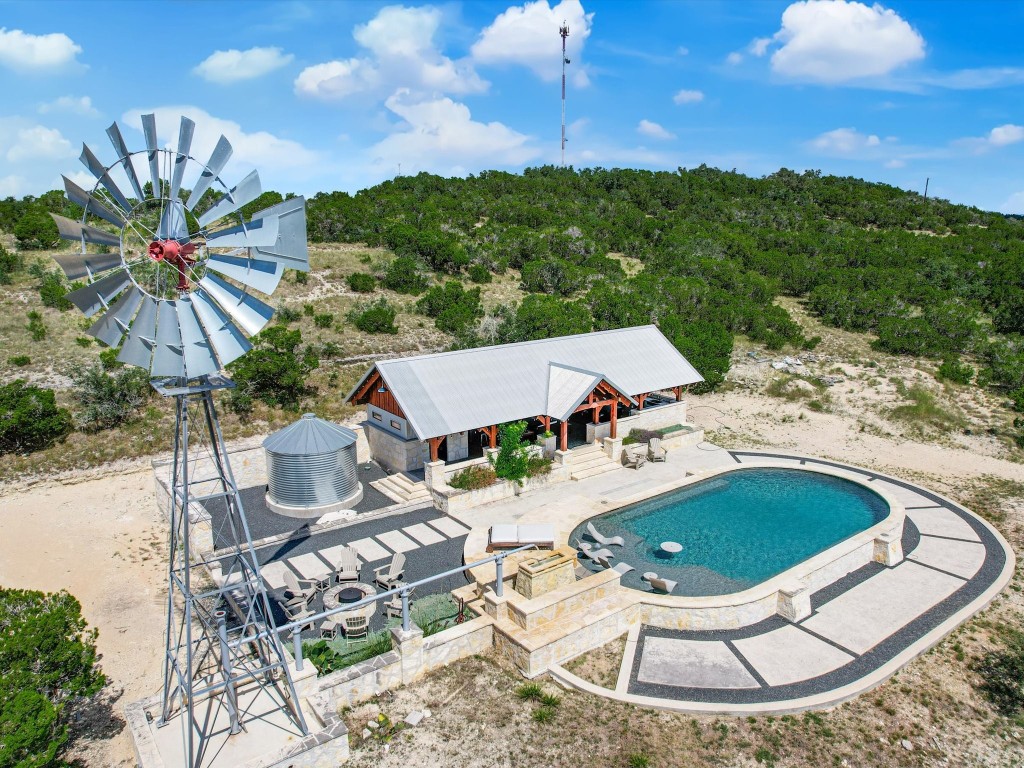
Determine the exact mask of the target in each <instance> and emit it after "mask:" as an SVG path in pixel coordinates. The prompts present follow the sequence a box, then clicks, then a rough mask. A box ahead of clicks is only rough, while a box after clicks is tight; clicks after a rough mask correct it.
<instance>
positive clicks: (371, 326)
mask: <svg viewBox="0 0 1024 768" xmlns="http://www.w3.org/2000/svg"><path fill="white" fill-rule="evenodd" d="M397 315H398V310H396V309H395V308H394V307H393V306H392V305H391V303H390V302H389V301H388V300H387V299H385V298H384V297H383V296H381V297H380V298H379V299H377V301H374V302H372V303H370V304H367V305H364V306H362V307H356V308H355V309H353V310H352V311H351V312H349V315H348V319H349V321H350V322H351V323H352V324H353V325H355V327H356V328H358V329H359V330H360V331H363V332H364V333H391V334H394V333H398V326H396V325H395V317H396V316H397Z"/></svg>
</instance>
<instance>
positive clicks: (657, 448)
mask: <svg viewBox="0 0 1024 768" xmlns="http://www.w3.org/2000/svg"><path fill="white" fill-rule="evenodd" d="M647 458H648V460H650V461H665V460H666V459H667V458H668V451H667V450H665V449H664V448H662V447H661V438H660V437H652V438H651V441H650V442H649V443H648V444H647Z"/></svg>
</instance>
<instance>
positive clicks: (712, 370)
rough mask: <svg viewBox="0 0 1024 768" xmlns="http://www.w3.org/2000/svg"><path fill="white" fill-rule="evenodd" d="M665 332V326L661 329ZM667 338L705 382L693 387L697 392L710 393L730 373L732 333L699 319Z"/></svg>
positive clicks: (679, 328) (680, 327)
mask: <svg viewBox="0 0 1024 768" xmlns="http://www.w3.org/2000/svg"><path fill="white" fill-rule="evenodd" d="M662 330H665V326H664V325H663V326H662ZM670 338H671V339H672V340H673V343H674V344H675V347H676V349H678V350H679V352H680V354H682V356H683V357H685V358H686V359H687V360H689V361H690V365H692V366H693V367H694V368H696V369H697V373H699V374H700V375H701V376H703V377H704V382H703V383H701V384H697V385H695V386H694V391H696V392H709V391H711V390H712V389H714V388H715V387H717V386H718V385H719V384H721V383H722V382H723V381H725V374H726V373H728V372H729V362H730V359H731V357H732V343H733V338H732V334H731V333H729V331H727V330H726V329H725V328H723V327H722V326H721V325H718V324H716V323H711V322H707V321H704V320H698V321H696V322H693V323H684V324H681V325H679V326H677V330H675V332H674V333H673V335H672V336H670Z"/></svg>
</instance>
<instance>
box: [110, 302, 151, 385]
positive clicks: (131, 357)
mask: <svg viewBox="0 0 1024 768" xmlns="http://www.w3.org/2000/svg"><path fill="white" fill-rule="evenodd" d="M158 303H159V302H158V301H157V300H156V299H154V298H153V297H152V296H143V297H142V306H141V307H140V308H139V314H137V315H136V316H135V320H134V321H133V322H132V324H131V327H130V328H129V329H128V338H127V339H125V341H124V344H123V345H122V347H121V352H120V354H118V356H117V359H118V362H121V363H127V364H128V365H137V366H138V367H139V368H146V369H147V370H148V369H149V362H150V360H152V358H153V347H154V346H155V345H156V307H157V304H158Z"/></svg>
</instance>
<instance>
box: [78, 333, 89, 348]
mask: <svg viewBox="0 0 1024 768" xmlns="http://www.w3.org/2000/svg"><path fill="white" fill-rule="evenodd" d="M75 344H77V345H78V346H80V347H83V348H84V347H91V346H92V339H91V338H90V337H88V336H76V337H75Z"/></svg>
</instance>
